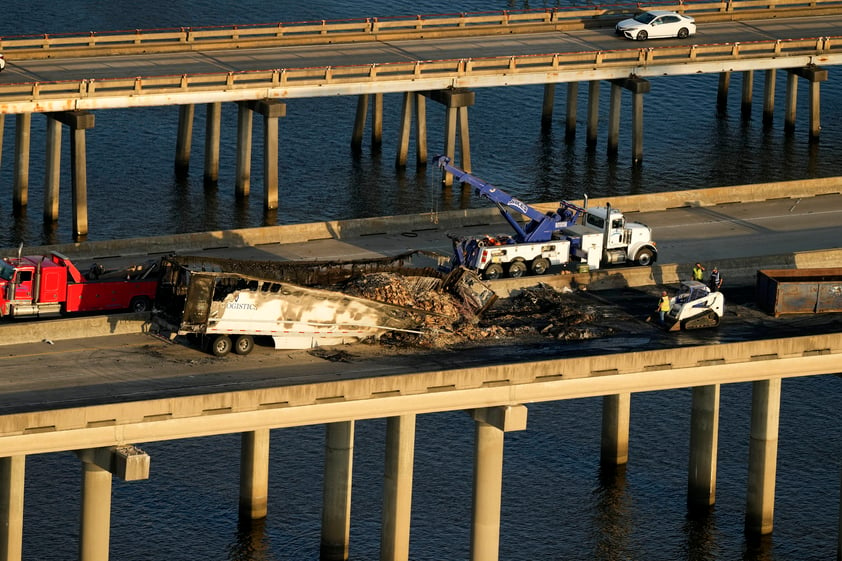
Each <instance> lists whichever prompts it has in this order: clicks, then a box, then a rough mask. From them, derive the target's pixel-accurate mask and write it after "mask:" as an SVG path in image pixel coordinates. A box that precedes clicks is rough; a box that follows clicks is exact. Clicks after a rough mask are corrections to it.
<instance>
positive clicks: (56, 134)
mask: <svg viewBox="0 0 842 561" xmlns="http://www.w3.org/2000/svg"><path fill="white" fill-rule="evenodd" d="M60 181H61V123H60V122H59V121H58V120H56V119H55V118H53V117H52V116H51V115H47V155H46V161H45V162H44V222H45V223H47V224H49V223H52V222H55V221H56V220H58V197H59V184H60Z"/></svg>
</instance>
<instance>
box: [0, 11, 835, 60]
mask: <svg viewBox="0 0 842 561" xmlns="http://www.w3.org/2000/svg"><path fill="white" fill-rule="evenodd" d="M646 9H664V10H675V11H678V12H682V13H686V14H691V15H693V16H694V17H695V18H697V19H698V20H700V21H713V20H727V19H747V18H750V17H762V16H764V15H765V17H783V16H787V15H791V16H793V15H808V14H821V13H831V12H835V13H839V12H842V0H722V1H718V2H681V1H680V2H678V3H675V2H670V3H663V4H658V3H645V4H644V3H634V4H616V5H609V6H594V7H590V8H586V9H581V8H575V7H574V8H569V9H568V8H546V9H534V10H503V11H496V12H480V13H460V14H436V15H417V16H414V17H411V18H409V17H405V16H401V17H386V18H364V19H357V20H320V21H302V22H277V23H268V24H267V23H263V24H251V25H231V26H215V27H181V28H171V29H147V30H142V29H136V30H131V31H125V30H123V31H102V32H95V31H91V32H87V33H63V34H43V35H37V36H34V35H26V36H10V37H0V50H3V51H4V52H5V53H6V55H7V56H10V57H13V58H15V59H17V60H26V59H39V58H55V57H61V56H86V55H88V56H94V55H101V54H105V53H107V54H130V53H146V52H153V51H157V52H169V51H178V50H197V49H203V48H214V49H224V48H243V47H244V46H262V45H279V44H316V43H338V42H350V41H374V40H384V39H397V38H406V39H409V38H413V37H419V36H423V37H428V38H429V37H437V36H455V35H476V34H512V33H521V32H536V31H553V30H556V31H557V30H565V29H575V28H582V27H585V26H586V25H589V26H593V25H595V24H597V23H599V22H603V25H604V26H609V25H613V21H614V19H615V18H616V17H619V16H621V15H628V14H630V13H634V12H638V11H642V10H646Z"/></svg>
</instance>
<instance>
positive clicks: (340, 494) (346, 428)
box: [320, 421, 354, 561]
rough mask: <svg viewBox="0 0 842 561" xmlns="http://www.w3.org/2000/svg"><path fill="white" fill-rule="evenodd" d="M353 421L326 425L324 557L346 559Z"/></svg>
mask: <svg viewBox="0 0 842 561" xmlns="http://www.w3.org/2000/svg"><path fill="white" fill-rule="evenodd" d="M353 460H354V422H353V421H343V422H338V423H329V424H328V425H326V438H325V475H324V494H323V497H322V539H321V556H320V559H321V561H346V560H347V559H348V546H349V540H350V530H351V476H352V472H353V469H352V467H353Z"/></svg>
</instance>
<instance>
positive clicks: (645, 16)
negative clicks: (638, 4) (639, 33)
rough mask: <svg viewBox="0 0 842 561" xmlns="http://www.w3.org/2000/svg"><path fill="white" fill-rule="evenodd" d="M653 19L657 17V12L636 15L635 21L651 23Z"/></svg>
mask: <svg viewBox="0 0 842 561" xmlns="http://www.w3.org/2000/svg"><path fill="white" fill-rule="evenodd" d="M653 19H655V14H653V13H651V12H643V13H642V14H637V15H636V16H634V21H639V22H640V23H649V22H650V21H652V20H653Z"/></svg>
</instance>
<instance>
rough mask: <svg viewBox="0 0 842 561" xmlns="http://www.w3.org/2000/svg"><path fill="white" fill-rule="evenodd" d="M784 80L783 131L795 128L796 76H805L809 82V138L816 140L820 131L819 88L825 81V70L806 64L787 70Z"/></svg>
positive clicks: (790, 130) (789, 131)
mask: <svg viewBox="0 0 842 561" xmlns="http://www.w3.org/2000/svg"><path fill="white" fill-rule="evenodd" d="M787 72H788V75H787V82H786V98H787V104H786V119H785V121H784V131H786V132H788V133H791V132H792V131H794V130H795V106H796V98H797V96H798V78H799V77H801V78H805V79H806V80H807V81H808V82H809V83H810V140H818V138H819V132H820V131H821V128H822V127H821V103H820V101H821V95H820V93H821V90H820V84H821V83H822V82H825V81H827V70H825V69H823V68H819V67H818V66H807V67H805V68H795V69H792V70H788V71H787Z"/></svg>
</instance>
